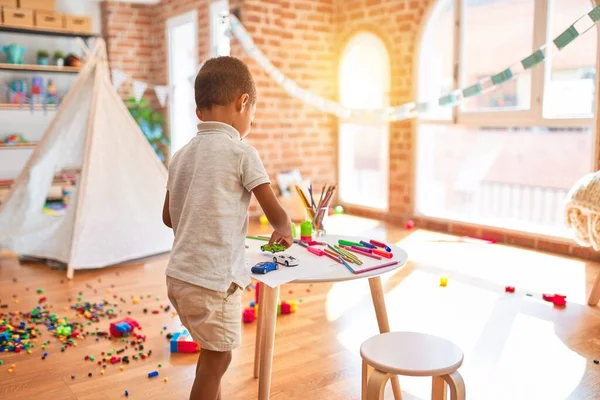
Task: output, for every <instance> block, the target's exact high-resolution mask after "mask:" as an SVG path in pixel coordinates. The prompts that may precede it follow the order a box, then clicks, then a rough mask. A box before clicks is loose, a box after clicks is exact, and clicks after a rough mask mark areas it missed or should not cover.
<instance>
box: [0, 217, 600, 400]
mask: <svg viewBox="0 0 600 400" xmlns="http://www.w3.org/2000/svg"><path fill="white" fill-rule="evenodd" d="M417 228H418V227H417ZM261 229H263V228H258V227H255V228H254V229H253V231H255V232H257V231H259V230H261ZM329 231H330V232H331V233H340V232H343V233H345V234H354V235H359V236H362V237H364V238H374V237H378V238H383V237H385V236H387V238H388V240H390V241H394V242H396V243H398V244H399V245H400V246H402V247H404V248H405V249H406V250H407V251H408V253H409V258H410V260H411V262H410V263H409V265H407V266H406V267H405V268H404V269H402V270H400V271H397V272H395V273H392V274H390V275H388V276H385V277H384V288H385V290H386V301H387V305H388V313H389V319H390V325H391V328H392V330H410V331H419V332H428V333H432V334H436V335H440V336H443V337H445V338H448V339H450V340H452V341H454V342H455V343H457V344H458V345H459V346H460V347H461V348H462V349H463V350H464V353H465V363H464V365H463V367H462V368H461V370H460V371H461V373H462V374H463V376H464V378H465V382H466V387H467V396H468V398H470V399H484V400H488V399H502V400H509V399H510V400H513V399H524V400H535V399H544V400H554V399H557V400H558V399H567V398H568V399H600V365H596V364H594V363H593V362H592V360H593V359H595V358H597V359H600V309H599V308H597V307H593V308H592V307H588V306H587V305H585V304H586V291H587V290H589V286H590V285H591V283H592V280H593V278H594V276H595V274H596V273H597V272H598V270H599V266H598V265H595V264H592V263H586V262H584V261H580V260H576V259H568V258H562V257H556V256H552V255H548V254H543V253H538V252H532V251H528V250H523V249H518V248H511V247H507V246H500V245H487V244H472V243H471V244H469V243H461V242H459V241H457V238H454V237H451V236H447V235H442V234H437V233H432V232H426V231H420V230H418V229H415V230H412V231H404V230H403V229H397V228H389V227H388V228H386V227H385V226H381V225H380V224H379V223H377V222H376V221H370V220H364V219H358V218H353V217H347V216H344V217H340V218H336V219H332V220H331V221H330V224H329ZM166 259H167V258H166V257H162V258H157V259H154V260H151V261H148V262H146V263H144V264H134V265H127V266H120V267H114V268H107V269H103V270H95V271H88V272H77V273H76V275H75V280H74V281H72V282H69V281H67V280H66V279H65V273H64V271H54V270H51V269H50V268H48V267H47V266H43V265H23V266H19V264H18V261H17V259H16V257H15V256H14V255H12V254H8V253H7V252H4V253H2V254H1V255H0V304H8V308H4V309H0V312H2V313H4V314H5V315H6V312H11V311H24V312H25V311H30V310H31V309H32V308H33V307H34V306H36V305H37V302H38V299H39V297H40V295H38V294H36V289H38V288H42V289H44V296H46V297H47V298H48V303H47V304H48V305H49V306H51V307H53V308H52V309H51V311H53V312H55V313H56V314H57V315H59V316H68V317H69V318H75V313H74V312H73V311H72V310H65V308H66V307H68V306H69V305H70V302H69V299H71V302H75V301H76V298H77V297H78V295H79V292H82V296H83V298H84V300H87V301H95V302H97V301H101V300H102V299H103V298H105V296H106V298H107V299H109V300H110V301H111V302H115V304H117V307H116V308H115V309H116V310H118V313H120V315H123V316H126V315H127V311H131V313H132V316H133V317H135V318H137V319H138V320H139V321H140V323H141V324H142V326H143V332H144V333H145V334H146V335H147V336H148V340H147V343H146V345H145V349H146V350H147V349H152V356H151V357H150V358H148V359H146V360H145V361H132V362H131V363H130V364H129V365H127V366H125V370H124V371H123V372H121V371H120V370H119V367H118V366H111V365H109V366H108V367H107V368H106V372H105V374H104V375H100V369H101V367H100V366H98V365H97V364H96V363H94V362H91V361H85V360H84V357H85V356H86V355H94V356H95V357H97V358H98V357H100V356H101V352H103V351H104V352H107V351H110V349H111V348H113V347H116V348H119V346H120V343H111V342H109V341H107V340H101V341H99V342H96V341H95V340H94V338H93V337H92V336H89V337H87V338H85V339H83V340H80V341H79V345H78V347H76V348H69V349H67V350H66V351H65V352H64V353H61V352H60V346H59V345H58V344H57V343H55V339H53V338H52V337H51V335H50V334H49V333H48V332H47V331H46V328H45V327H44V326H41V327H40V330H41V332H43V335H42V337H41V339H40V341H38V344H37V346H36V348H35V349H34V350H33V353H32V354H31V355H28V354H14V353H0V359H2V360H3V361H4V364H3V365H0V399H11V400H17V399H24V400H25V399H26V400H33V399H35V400H38V399H40V400H44V399H52V400H55V399H56V400H58V399H60V400H68V399H82V400H92V399H94V400H96V399H97V400H100V399H120V398H124V395H123V393H124V391H125V390H128V391H129V393H130V398H131V399H144V400H151V399H185V398H186V396H187V394H188V391H189V388H190V385H191V383H192V380H193V376H194V366H195V361H196V360H195V356H194V355H184V354H174V355H171V354H169V350H168V343H167V340H166V339H165V337H164V335H163V336H161V330H162V329H163V326H166V327H167V329H166V331H174V330H176V329H178V328H179V327H180V325H179V320H178V319H177V318H176V317H175V318H172V316H171V313H170V312H168V313H164V312H162V311H161V313H160V314H158V315H155V314H152V313H150V312H148V313H147V314H144V313H143V312H142V310H143V309H144V308H147V309H148V310H149V311H151V310H154V309H158V308H159V306H160V305H166V304H167V299H166V295H165V294H166V293H165V285H164V275H163V274H164V269H165V265H166ZM442 275H446V276H448V277H449V284H448V287H446V288H440V287H439V286H438V282H439V277H440V276H442ZM13 278H16V283H15V282H13ZM506 285H512V286H516V287H517V293H515V294H506V293H504V286H506ZM543 292H552V293H562V294H566V295H568V298H567V300H568V304H567V307H566V308H564V309H556V308H553V306H552V305H551V304H550V303H546V302H544V301H542V300H541V293H543ZM281 293H282V299H283V300H291V299H296V300H299V301H301V303H300V304H299V307H298V312H297V313H296V314H293V315H285V316H280V317H279V318H278V326H277V336H276V342H275V361H274V376H273V386H272V388H273V390H272V399H277V400H283V399H299V400H312V399H318V400H321V399H327V400H336V399H358V398H359V393H360V370H361V368H360V365H361V364H360V356H359V347H360V344H361V343H362V342H363V341H364V340H365V339H367V338H368V337H370V336H372V335H374V334H376V333H377V328H376V321H375V316H374V312H373V309H372V305H371V302H370V300H369V291H368V284H367V282H366V281H354V282H349V283H338V284H319V285H313V286H309V285H286V286H285V287H284V288H282V290H281ZM527 293H529V294H532V296H531V297H529V296H527V295H526V294H527ZM114 294H116V295H117V296H118V297H123V298H125V299H126V300H127V303H126V304H125V303H122V302H120V301H118V300H114V299H113V295H114ZM131 296H138V297H143V300H142V301H141V302H140V303H139V304H133V303H132V301H131ZM252 297H253V292H250V291H248V292H247V293H246V294H245V298H244V302H245V303H246V302H248V301H250V300H251V299H252ZM15 300H18V301H19V303H18V304H17V303H16V302H15ZM2 318H4V317H2ZM0 319H1V318H0ZM17 320H18V319H17ZM108 325H109V322H108V321H107V320H102V321H101V322H100V323H98V324H92V325H90V326H89V327H88V329H89V330H93V329H95V328H96V327H98V328H99V329H100V330H108ZM255 327H256V326H255V324H250V325H245V326H244V329H243V330H244V344H243V346H242V348H241V349H239V350H237V351H236V352H235V353H234V360H233V363H232V367H231V369H230V371H229V372H228V373H227V375H226V378H225V381H224V385H223V390H224V398H225V399H255V398H256V394H257V381H256V380H255V379H253V378H252V361H253V355H254V351H253V348H254V333H255ZM44 340H50V341H51V344H50V345H49V346H48V348H47V349H46V351H47V352H48V357H47V358H46V359H45V360H42V359H41V356H42V353H43V350H42V349H41V348H40V344H41V342H42V341H44ZM423 351H426V349H423ZM131 354H132V353H130V355H131ZM158 363H162V367H161V368H159V367H158ZM11 364H15V368H14V369H15V371H14V372H13V373H11V374H9V373H8V369H9V368H10V365H11ZM153 370H158V371H159V372H160V377H159V378H156V379H152V380H149V379H148V378H147V374H148V372H150V371H153ZM89 372H92V374H93V376H92V377H91V378H89V377H88V376H87V375H88V373H89ZM71 375H75V379H71ZM164 377H168V378H169V379H168V382H166V383H165V382H163V379H162V378H164ZM400 382H401V385H402V389H403V391H404V394H405V396H404V397H405V399H426V398H429V395H430V394H429V393H430V392H429V391H430V383H429V381H428V380H427V379H425V378H418V379H416V378H413V379H407V378H401V380H400ZM389 392H390V391H389V390H388V392H387V393H386V398H391V393H389Z"/></svg>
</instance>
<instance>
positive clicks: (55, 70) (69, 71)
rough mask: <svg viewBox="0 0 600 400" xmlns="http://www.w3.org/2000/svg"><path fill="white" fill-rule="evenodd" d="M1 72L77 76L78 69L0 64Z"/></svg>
mask: <svg viewBox="0 0 600 400" xmlns="http://www.w3.org/2000/svg"><path fill="white" fill-rule="evenodd" d="M0 70H1V71H22V72H45V73H57V74H77V73H79V70H80V68H75V67H57V66H56V65H34V64H7V63H0Z"/></svg>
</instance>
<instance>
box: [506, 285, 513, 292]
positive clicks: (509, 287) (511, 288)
mask: <svg viewBox="0 0 600 400" xmlns="http://www.w3.org/2000/svg"><path fill="white" fill-rule="evenodd" d="M504 291H505V292H506V293H514V292H515V287H514V286H506V287H505V288H504Z"/></svg>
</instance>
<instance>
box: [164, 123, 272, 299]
mask: <svg viewBox="0 0 600 400" xmlns="http://www.w3.org/2000/svg"><path fill="white" fill-rule="evenodd" d="M264 183H270V182H269V177H268V175H267V172H266V171H265V167H264V166H263V164H262V162H261V160H260V158H259V156H258V152H257V151H256V149H254V148H253V147H252V146H250V145H248V144H246V143H244V142H242V141H241V139H240V134H239V132H238V131H237V130H236V129H235V128H233V127H232V126H230V125H227V124H224V123H221V122H202V123H200V124H199V125H198V135H196V137H194V138H193V139H192V140H190V142H189V143H188V144H187V145H185V146H184V147H183V148H182V149H181V150H179V151H178V152H177V153H176V154H175V155H174V156H173V159H172V160H171V162H170V164H169V179H168V181H167V190H168V191H169V212H170V214H171V222H172V223H173V231H174V232H175V241H174V243H173V250H172V252H171V258H170V260H169V265H168V267H167V271H166V274H167V275H168V276H171V277H173V278H176V279H180V280H182V281H185V282H189V283H191V284H194V285H198V286H202V287H204V288H207V289H210V290H215V291H219V292H224V291H227V289H228V288H229V286H230V285H231V283H232V282H234V283H236V284H238V285H239V286H241V287H242V288H244V287H246V286H248V284H249V283H250V274H249V273H248V271H247V270H246V268H245V247H244V243H245V237H246V234H247V230H248V206H249V204H250V197H251V195H252V193H251V191H252V190H253V189H254V188H255V187H257V186H259V185H262V184H264Z"/></svg>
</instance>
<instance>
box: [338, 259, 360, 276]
mask: <svg viewBox="0 0 600 400" xmlns="http://www.w3.org/2000/svg"><path fill="white" fill-rule="evenodd" d="M340 261H341V262H342V264H344V266H345V267H346V268H348V271H350V272H352V273H353V274H355V273H356V272H355V271H354V270H353V269H352V267H351V266H350V265H349V264H348V263H347V262H346V261H344V259H343V258H342V257H340Z"/></svg>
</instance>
